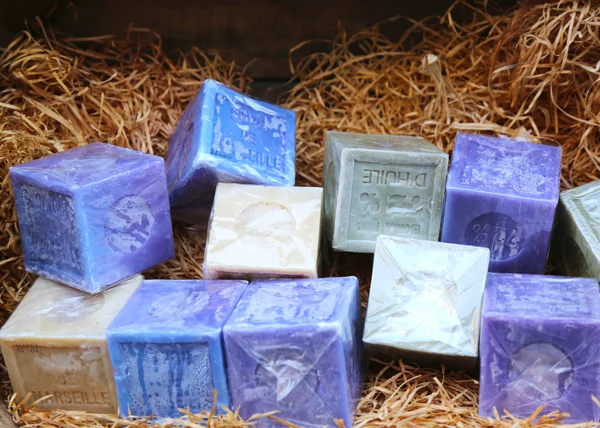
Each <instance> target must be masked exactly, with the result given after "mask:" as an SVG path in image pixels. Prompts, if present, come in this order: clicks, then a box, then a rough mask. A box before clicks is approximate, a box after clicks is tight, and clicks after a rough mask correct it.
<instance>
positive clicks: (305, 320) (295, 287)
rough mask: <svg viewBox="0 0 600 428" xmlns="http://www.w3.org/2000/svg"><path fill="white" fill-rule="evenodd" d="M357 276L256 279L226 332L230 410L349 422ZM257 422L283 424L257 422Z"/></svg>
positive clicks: (307, 423)
mask: <svg viewBox="0 0 600 428" xmlns="http://www.w3.org/2000/svg"><path fill="white" fill-rule="evenodd" d="M361 327H362V322H361V315H360V298H359V294H358V280H357V279H356V278H355V277H345V278H320V279H300V280H270V281H253V282H252V283H251V284H250V285H249V286H248V288H247V290H246V292H245V293H244V295H243V296H242V298H241V299H240V301H239V303H238V306H237V307H236V309H235V310H234V311H233V314H232V315H231V317H230V318H229V321H227V323H226V324H225V328H224V329H223V333H224V340H225V350H226V356H227V371H228V373H229V385H230V389H231V399H232V405H233V408H236V409H237V408H238V406H239V410H240V414H241V415H242V416H243V417H245V418H248V417H250V416H252V415H253V414H255V413H264V412H270V411H273V410H278V411H279V413H277V415H276V416H277V417H278V418H282V419H284V420H286V421H289V422H292V423H294V424H296V425H299V426H302V427H306V428H309V427H315V428H316V427H336V426H338V425H336V424H335V419H341V420H342V421H343V422H344V423H345V426H347V427H351V426H352V418H353V415H354V411H355V408H356V405H357V404H358V399H359V397H360V391H361V382H362V368H363V352H362V343H361V340H360V335H361V330H362V328H361ZM256 424H257V426H258V427H267V426H269V427H271V426H272V427H275V426H280V424H278V423H275V422H274V421H270V420H269V419H264V420H262V419H261V420H256Z"/></svg>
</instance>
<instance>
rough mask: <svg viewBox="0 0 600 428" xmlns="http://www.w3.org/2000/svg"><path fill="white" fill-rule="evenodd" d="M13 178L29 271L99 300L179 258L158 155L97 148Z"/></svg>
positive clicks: (33, 166)
mask: <svg viewBox="0 0 600 428" xmlns="http://www.w3.org/2000/svg"><path fill="white" fill-rule="evenodd" d="M10 176H11V181H12V185H13V190H14V193H15V203H16V206H17V214H18V219H19V229H20V231H21V239H22V242H23V255H24V258H25V268H26V269H27V270H28V271H29V272H33V273H36V274H39V275H42V276H44V277H47V278H50V279H53V280H56V281H58V282H61V283H64V284H67V285H70V286H72V287H75V288H79V289H81V290H84V291H87V292H90V293H97V292H99V291H101V290H103V289H105V288H107V287H109V286H111V285H113V284H115V283H117V282H119V281H122V280H124V279H126V278H128V277H130V276H132V275H135V274H137V273H139V272H141V271H143V270H145V269H147V268H149V267H152V266H153V265H155V264H158V263H160V262H163V261H165V260H167V259H169V258H170V257H172V256H173V254H174V248H173V236H172V228H171V217H170V214H169V205H168V195H167V189H166V178H165V170H164V164H163V161H162V159H161V158H159V157H157V156H152V155H149V154H144V153H140V152H136V151H134V150H129V149H124V148H121V147H116V146H112V145H109V144H103V143H93V144H88V145H86V146H83V147H79V148H75V149H71V150H69V151H66V152H61V153H57V154H54V155H51V156H47V157H45V158H42V159H38V160H35V161H32V162H29V163H26V164H23V165H18V166H15V167H12V168H11V169H10Z"/></svg>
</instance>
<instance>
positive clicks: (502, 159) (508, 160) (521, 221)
mask: <svg viewBox="0 0 600 428" xmlns="http://www.w3.org/2000/svg"><path fill="white" fill-rule="evenodd" d="M560 156H561V150H560V148H557V147H550V146H543V145H540V144H532V143H522V142H517V141H512V140H508V139H500V138H489V137H482V136H476V135H467V134H458V136H457V138H456V144H455V148H454V152H453V158H452V164H451V167H450V172H449V175H448V185H447V188H446V203H445V212H444V221H443V228H442V241H443V242H452V243H457V244H464V245H476V246H482V247H487V248H489V249H490V252H491V262H490V270H491V271H493V272H516V273H543V272H544V269H545V266H546V260H547V257H548V250H549V241H550V235H551V231H552V225H553V222H554V214H555V210H556V205H557V200H558V189H559V178H560Z"/></svg>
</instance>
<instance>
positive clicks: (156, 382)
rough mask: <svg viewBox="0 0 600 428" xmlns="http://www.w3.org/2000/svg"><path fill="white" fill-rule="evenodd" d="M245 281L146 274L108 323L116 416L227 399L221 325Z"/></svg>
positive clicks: (207, 406) (173, 412) (172, 412)
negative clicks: (163, 277) (153, 277)
mask: <svg viewBox="0 0 600 428" xmlns="http://www.w3.org/2000/svg"><path fill="white" fill-rule="evenodd" d="M246 284H247V282H246V281H194V280H189V281H161V280H154V281H144V282H143V284H142V285H141V287H140V288H139V289H138V290H137V291H136V292H135V294H134V295H133V296H132V297H131V299H130V300H129V302H128V303H127V304H126V305H125V306H124V307H123V309H122V310H121V312H120V313H119V315H118V316H117V317H116V318H115V320H114V321H113V322H112V323H111V325H110V326H109V328H108V330H107V333H106V335H107V340H108V348H109V352H110V358H111V361H112V366H113V369H114V375H115V384H116V387H117V395H118V399H119V408H120V412H121V415H122V416H127V415H128V414H132V415H136V416H155V417H161V418H162V417H169V418H176V417H179V416H181V412H180V411H179V409H187V410H190V411H191V412H192V413H199V412H202V411H210V410H211V409H212V408H213V405H214V400H213V390H216V392H217V403H216V404H217V406H218V408H217V409H218V410H221V406H222V405H224V406H228V407H229V406H230V402H229V391H228V388H227V378H226V376H225V359H224V358H225V357H224V355H223V345H222V328H223V324H224V323H225V321H226V320H227V318H228V317H229V315H230V313H231V311H232V310H233V308H234V306H235V304H236V303H237V301H238V299H239V298H240V296H241V295H242V293H243V291H244V289H245V288H246Z"/></svg>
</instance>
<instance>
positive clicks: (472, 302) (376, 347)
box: [363, 235, 490, 368]
mask: <svg viewBox="0 0 600 428" xmlns="http://www.w3.org/2000/svg"><path fill="white" fill-rule="evenodd" d="M489 259H490V251H489V249H487V248H481V247H472V246H466V245H457V244H446V243H442V242H431V241H424V240H416V239H409V238H397V237H391V236H384V235H381V236H379V237H378V238H377V247H376V249H375V259H374V264H373V277H372V280H371V290H370V294H369V303H368V306H367V318H366V321H365V330H364V335H363V341H364V342H365V345H367V347H368V348H369V349H370V351H371V352H373V351H374V352H375V353H384V354H392V355H394V356H399V357H402V358H405V359H411V361H418V362H422V361H425V360H428V361H431V362H432V363H433V362H435V363H438V362H443V363H449V364H453V365H456V366H462V367H464V368H471V367H472V366H473V365H474V364H475V362H476V359H477V355H478V345H479V326H480V316H481V305H482V299H483V290H484V287H485V281H486V276H487V272H488V263H489ZM413 358H414V359H413Z"/></svg>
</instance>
